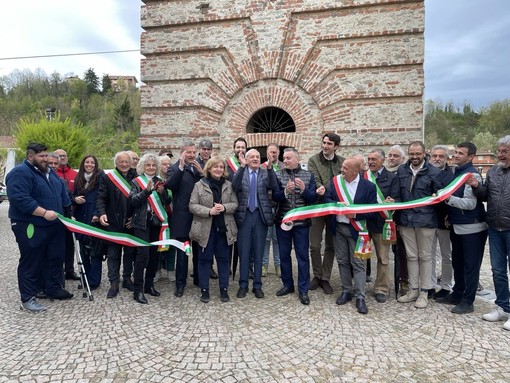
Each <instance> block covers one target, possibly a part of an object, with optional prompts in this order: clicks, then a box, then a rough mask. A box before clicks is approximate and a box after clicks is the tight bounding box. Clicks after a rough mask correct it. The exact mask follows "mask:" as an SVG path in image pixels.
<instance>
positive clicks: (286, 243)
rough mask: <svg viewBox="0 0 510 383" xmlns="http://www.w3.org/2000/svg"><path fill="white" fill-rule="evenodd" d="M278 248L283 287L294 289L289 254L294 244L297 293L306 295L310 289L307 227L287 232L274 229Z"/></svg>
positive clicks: (295, 228) (296, 227)
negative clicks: (296, 265)
mask: <svg viewBox="0 0 510 383" xmlns="http://www.w3.org/2000/svg"><path fill="white" fill-rule="evenodd" d="M276 234H277V235H278V246H279V247H280V260H281V271H282V283H283V286H285V287H288V288H291V287H294V279H293V278H292V258H291V256H290V252H291V250H292V243H294V252H295V253H296V259H297V263H298V291H299V293H301V294H304V293H307V292H308V289H309V288H310V258H309V257H308V246H309V229H308V226H294V227H293V228H292V229H291V230H289V231H284V230H282V229H281V228H280V226H277V227H276Z"/></svg>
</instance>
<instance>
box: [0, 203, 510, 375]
mask: <svg viewBox="0 0 510 383" xmlns="http://www.w3.org/2000/svg"><path fill="white" fill-rule="evenodd" d="M7 208H8V203H7V202H5V203H2V204H0V233H1V234H0V246H1V260H2V268H1V270H0V290H1V295H0V312H1V316H0V334H1V335H0V382H53V381H59V382H140V381H142V382H225V383H229V382H264V383H265V382H463V383H464V382H508V381H510V368H509V365H510V363H509V362H510V348H509V347H508V344H509V340H510V332H507V331H505V330H503V329H502V323H488V322H485V321H483V320H482V319H481V315H482V314H483V313H484V312H486V311H488V310H489V309H491V308H492V304H491V302H489V301H487V300H484V299H481V298H477V300H476V302H475V312H474V313H472V314H467V315H455V314H451V313H450V312H449V309H450V308H451V306H445V305H441V304H437V303H435V302H433V301H431V302H430V304H429V307H427V308H426V309H424V310H419V309H415V308H414V307H413V306H412V305H411V304H399V303H397V302H396V301H395V299H393V298H394V297H392V299H391V300H390V301H389V302H387V303H385V304H379V303H377V302H376V301H375V299H374V298H373V296H372V285H371V284H369V287H368V294H370V295H369V297H368V299H367V304H368V308H369V313H368V315H365V316H364V315H360V314H358V313H357V312H356V309H355V307H354V305H352V304H347V305H346V306H337V305H336V304H335V299H336V298H337V296H338V294H339V286H340V281H339V277H338V269H337V268H336V266H335V269H334V278H332V281H331V282H332V285H333V288H334V289H335V293H334V294H333V295H325V294H324V293H323V292H322V291H321V290H320V289H319V290H315V291H311V292H310V298H311V304H310V306H303V305H302V304H301V303H300V302H299V300H298V297H297V294H292V295H290V296H286V297H282V298H277V297H276V296H275V292H276V291H277V289H278V288H279V287H280V281H279V280H278V278H277V277H276V275H275V274H274V270H273V268H272V267H270V270H269V272H270V273H269V275H268V277H267V278H264V291H265V293H266V298H265V299H256V298H255V297H254V296H253V294H251V293H250V294H249V295H248V296H247V297H246V298H245V299H242V300H240V299H237V298H235V292H236V291H237V283H232V286H231V289H230V295H231V297H232V300H231V301H230V302H229V303H221V302H220V300H219V291H218V286H217V282H216V281H211V295H212V299H211V302H210V303H208V304H204V303H201V302H200V301H199V299H198V298H199V290H198V288H196V287H192V286H191V287H187V288H186V290H185V295H184V297H183V298H181V299H179V298H175V297H174V296H173V286H172V285H171V284H170V282H168V280H160V281H158V282H157V284H156V287H157V288H158V290H160V291H161V293H162V294H161V297H159V298H153V297H148V298H149V304H148V305H140V304H138V303H136V302H135V301H134V300H133V298H132V295H131V294H130V293H129V292H128V291H127V290H122V291H121V293H120V295H119V296H118V297H117V298H116V299H111V300H107V299H106V297H105V295H106V290H107V283H106V282H104V281H103V285H102V287H101V288H100V289H99V290H97V291H96V292H95V294H94V296H95V299H94V301H89V300H88V299H84V298H82V293H81V291H78V290H77V282H71V283H69V285H68V288H69V290H71V291H72V292H73V293H74V294H75V297H74V298H73V299H71V300H70V301H66V302H58V301H53V302H46V301H44V303H45V304H46V305H47V307H48V310H47V311H46V312H44V313H40V314H31V313H27V312H22V311H20V310H19V293H18V289H17V279H16V267H17V262H18V249H17V246H16V243H15V241H14V236H13V234H12V232H11V230H10V227H9V221H8V219H7ZM486 258H488V257H486ZM189 284H190V280H188V286H189ZM191 284H192V283H191ZM482 284H483V285H484V286H487V287H491V286H492V282H491V277H490V269H489V265H488V263H487V259H486V261H485V262H484V265H483V270H482Z"/></svg>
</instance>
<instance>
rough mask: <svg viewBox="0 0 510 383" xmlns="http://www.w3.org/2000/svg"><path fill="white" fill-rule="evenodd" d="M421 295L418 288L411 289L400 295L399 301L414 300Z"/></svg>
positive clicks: (407, 301)
mask: <svg viewBox="0 0 510 383" xmlns="http://www.w3.org/2000/svg"><path fill="white" fill-rule="evenodd" d="M419 295H420V291H419V290H418V289H409V290H407V293H405V294H404V295H402V296H401V297H399V298H398V299H397V301H398V302H400V303H409V302H414V301H415V300H416V299H418V296H419Z"/></svg>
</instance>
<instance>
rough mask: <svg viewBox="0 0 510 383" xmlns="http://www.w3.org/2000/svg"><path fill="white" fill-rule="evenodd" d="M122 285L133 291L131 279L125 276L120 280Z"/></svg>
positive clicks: (133, 286)
mask: <svg viewBox="0 0 510 383" xmlns="http://www.w3.org/2000/svg"><path fill="white" fill-rule="evenodd" d="M122 287H123V288H125V289H128V290H129V291H133V292H134V291H135V284H134V283H133V281H132V280H131V278H126V279H123V280H122Z"/></svg>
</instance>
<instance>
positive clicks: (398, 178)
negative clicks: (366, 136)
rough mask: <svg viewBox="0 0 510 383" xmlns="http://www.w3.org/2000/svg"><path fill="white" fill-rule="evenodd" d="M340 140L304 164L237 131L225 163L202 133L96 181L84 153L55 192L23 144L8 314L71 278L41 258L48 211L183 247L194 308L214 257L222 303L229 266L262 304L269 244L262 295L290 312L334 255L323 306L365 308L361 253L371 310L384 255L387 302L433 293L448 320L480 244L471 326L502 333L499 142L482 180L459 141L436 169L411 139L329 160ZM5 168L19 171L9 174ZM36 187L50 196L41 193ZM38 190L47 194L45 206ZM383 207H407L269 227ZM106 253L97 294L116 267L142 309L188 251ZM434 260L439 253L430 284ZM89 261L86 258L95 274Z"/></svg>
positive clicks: (182, 270) (119, 249) (13, 187)
mask: <svg viewBox="0 0 510 383" xmlns="http://www.w3.org/2000/svg"><path fill="white" fill-rule="evenodd" d="M340 143H341V140H340V137H339V136H338V135H337V134H335V133H326V134H324V135H323V137H322V150H321V151H320V152H319V153H317V154H315V155H313V156H312V157H310V159H309V160H308V164H307V166H302V165H301V157H300V154H299V152H298V150H296V149H295V148H285V149H284V150H283V153H282V154H283V155H282V157H281V160H280V159H279V156H280V148H279V146H278V144H276V143H271V144H269V145H268V147H267V150H266V154H267V158H268V159H267V161H266V162H264V163H262V161H261V154H260V153H259V151H258V150H256V149H250V150H247V149H248V144H247V142H246V140H245V139H244V138H242V137H240V138H238V139H236V140H235V142H234V143H233V155H232V156H231V157H229V158H227V159H224V158H221V157H220V156H218V155H211V152H212V143H211V141H210V140H207V139H204V140H202V141H201V142H200V143H199V145H198V153H197V146H196V145H195V144H194V143H193V142H185V143H184V144H183V145H182V147H181V151H180V155H179V158H178V159H177V161H175V163H173V164H171V158H170V157H169V156H166V155H164V156H156V155H154V154H150V153H148V154H145V155H144V156H142V158H140V159H139V162H138V163H136V162H137V161H134V158H136V159H138V156H136V155H133V154H130V153H128V152H119V153H117V154H116V156H115V159H114V164H115V169H113V170H112V171H110V172H107V173H105V172H103V171H101V170H99V169H98V163H97V159H96V158H95V157H94V156H86V157H85V158H84V159H83V160H82V162H81V164H80V168H79V171H78V174H77V175H76V177H74V180H73V181H72V182H73V185H72V187H65V185H64V183H63V182H62V181H61V179H60V178H58V175H57V174H56V172H53V171H50V170H48V169H47V166H46V162H49V160H47V159H46V158H48V157H47V148H46V147H44V145H40V144H31V145H30V146H29V147H28V148H27V159H26V160H25V162H24V163H23V164H21V165H19V166H18V167H16V168H15V169H14V170H13V171H12V172H11V173H9V176H10V179H9V178H8V183H7V186H8V188H10V190H9V192H8V194H9V199H10V201H11V207H10V212H9V214H10V218H11V221H12V225H13V231H14V233H15V235H16V239H17V241H18V244H19V246H20V253H21V258H20V266H19V268H18V279H19V281H20V282H19V285H20V291H21V300H22V307H24V308H26V309H28V310H30V311H40V310H39V306H41V307H43V306H42V305H40V304H39V303H38V302H37V301H36V300H35V298H36V296H37V293H38V292H40V291H41V289H42V291H44V292H45V293H46V295H48V296H49V297H58V296H59V294H62V292H63V291H66V290H65V289H64V288H63V278H64V276H70V277H71V276H72V275H73V273H74V270H72V269H68V268H67V267H65V268H63V266H62V265H63V263H62V262H63V260H60V259H59V260H52V259H51V258H52V256H53V257H54V254H63V253H64V252H58V251H57V252H55V251H54V248H53V246H60V247H62V246H64V245H65V243H63V242H62V241H59V242H58V241H57V242H58V243H53V242H52V241H51V240H50V237H49V235H50V234H52V235H54V236H56V235H57V234H58V233H60V232H62V233H60V234H62V235H64V234H63V231H64V228H63V227H62V225H58V224H57V222H56V221H57V220H56V215H55V214H54V212H59V213H62V214H64V213H65V214H67V215H69V214H74V216H75V218H76V219H78V220H80V221H82V222H84V223H88V224H92V223H94V222H97V224H98V225H100V227H102V228H103V229H105V230H109V231H114V232H125V233H131V234H133V235H135V236H136V237H138V238H140V239H143V240H146V241H149V242H153V241H157V240H163V239H168V238H172V239H176V240H179V241H181V242H186V241H190V242H191V246H192V263H193V271H192V272H193V283H194V284H195V285H197V286H199V287H200V291H201V293H200V300H201V301H202V302H205V303H206V302H209V301H210V299H211V296H210V293H209V279H210V278H211V277H212V274H215V273H214V270H213V267H212V265H213V263H214V259H215V260H216V265H217V270H218V277H219V287H220V300H221V301H222V302H227V301H229V300H230V296H229V293H228V288H229V275H230V274H231V273H235V272H236V265H237V261H238V263H239V286H238V290H237V294H236V296H237V298H239V299H242V298H244V297H246V295H247V293H248V291H249V285H250V279H252V280H253V281H252V284H251V291H252V293H253V294H254V296H255V297H256V298H264V292H263V283H262V278H263V276H265V275H266V274H267V269H268V264H269V247H270V244H271V243H272V244H273V258H274V264H275V271H276V273H277V274H278V275H279V276H280V277H281V281H282V287H281V288H280V289H279V290H278V291H277V292H276V295H277V296H279V297H281V296H285V295H288V294H292V293H294V292H295V291H296V290H297V292H298V296H299V300H300V302H301V303H302V304H304V305H308V304H310V297H309V295H308V292H309V290H315V289H318V288H321V289H322V290H323V291H324V293H325V294H332V293H333V292H334V291H333V288H332V286H331V284H330V278H331V273H332V270H333V264H334V260H335V259H336V261H337V264H338V268H339V273H340V279H341V292H340V294H339V296H338V298H337V300H336V303H337V304H338V305H344V304H347V302H349V301H351V300H353V299H354V301H355V306H356V309H357V311H358V312H359V313H361V314H366V313H367V312H368V308H367V303H366V302H367V300H366V283H367V259H368V264H369V262H370V260H369V258H370V255H371V254H372V253H375V256H376V259H377V268H376V278H375V281H374V297H375V300H376V302H379V303H384V302H386V301H387V300H388V298H389V295H390V270H389V254H390V248H391V249H392V251H393V253H394V254H395V262H396V263H397V264H398V265H400V267H399V272H398V275H397V277H398V280H395V281H394V283H395V284H396V285H399V286H401V291H402V293H403V294H402V295H400V296H398V298H397V299H398V302H401V303H411V302H413V303H414V306H415V307H416V308H425V307H427V305H428V302H429V299H431V298H434V299H435V300H436V301H437V302H442V303H446V304H452V305H453V308H452V310H451V311H452V312H453V313H457V314H464V313H469V312H472V311H473V310H474V308H473V302H474V299H475V295H476V291H477V287H478V282H479V273H480V267H481V262H482V258H483V253H484V248H485V243H486V239H487V237H489V240H490V253H491V264H492V270H493V276H494V285H495V288H496V294H497V299H496V305H497V308H496V309H495V310H494V311H492V312H491V313H489V314H486V315H484V316H483V318H484V319H486V320H489V321H499V320H506V323H505V326H504V327H505V328H506V329H508V330H510V321H509V320H508V316H509V314H510V304H509V299H510V293H509V289H508V277H507V267H508V262H509V256H510V240H509V235H510V234H509V233H510V211H509V209H508V207H507V205H508V204H507V203H505V201H508V193H509V191H508V190H510V189H509V186H510V176H509V168H510V136H505V137H503V138H502V139H501V140H500V141H499V142H498V150H497V157H498V161H499V163H498V164H497V165H495V166H494V167H493V168H491V169H490V170H489V172H488V173H487V178H486V180H485V182H484V181H483V180H482V178H481V175H480V174H478V172H477V169H475V168H474V166H473V162H472V161H473V158H474V156H475V155H476V146H475V145H474V144H473V143H471V142H463V143H460V144H458V145H457V146H456V148H455V153H454V155H453V163H454V165H455V166H449V165H448V163H447V160H448V148H447V147H444V146H434V147H433V148H431V150H430V153H429V154H428V153H427V152H426V150H425V146H424V144H423V143H422V142H420V141H415V142H412V143H410V144H409V145H408V148H407V153H406V151H405V150H404V149H403V148H402V147H400V146H399V145H395V146H392V147H391V148H390V149H389V151H388V155H387V156H386V153H385V151H384V150H382V149H380V148H374V149H372V150H370V151H369V152H368V154H367V155H366V157H363V156H353V157H348V158H343V157H341V156H340V155H338V154H337V151H338V150H339V148H340ZM161 154H166V153H160V155H161ZM169 154H170V155H171V153H169ZM360 157H361V158H360ZM406 157H407V161H406ZM365 162H366V165H365ZM162 163H164V164H165V165H164V167H165V168H164V169H163V171H162V169H161V164H162ZM18 173H19V174H20V177H15V175H16V174H18ZM466 173H470V174H471V176H470V177H469V178H468V179H467V181H466V183H465V184H463V185H461V186H460V187H459V188H457V189H456V191H455V192H454V193H453V194H452V195H451V196H449V197H448V198H447V199H446V200H445V201H444V202H441V203H439V204H425V205H419V206H414V205H413V204H412V201H416V200H423V199H424V198H427V197H432V196H435V195H436V193H437V192H438V191H439V190H440V189H442V188H444V187H445V186H447V185H448V184H449V183H450V182H452V181H453V180H454V179H456V177H458V176H461V175H463V174H466ZM63 178H64V177H63ZM68 181H69V180H68ZM39 184H40V185H39ZM27 185H30V187H29V186H27ZM34 185H37V186H39V187H37V186H35V187H34ZM43 185H44V187H46V188H47V189H49V190H51V193H48V191H45V192H44V193H43V192H42V186H43ZM68 189H70V190H69V191H70V193H68ZM49 195H51V196H53V198H50V200H48V196H49ZM57 196H58V197H57ZM505 197H506V199H505ZM393 202H410V204H409V206H408V207H407V208H406V209H399V210H396V211H391V210H384V211H376V212H369V213H358V214H329V215H321V216H314V217H313V218H309V217H308V216H306V214H303V215H302V217H301V216H300V217H298V218H297V219H295V220H293V221H291V222H286V223H284V224H283V225H282V221H283V218H284V216H285V214H286V213H287V212H289V211H290V210H293V209H296V208H302V209H300V210H301V211H304V212H305V213H306V210H307V208H308V207H311V206H314V205H316V204H321V203H337V204H341V205H352V204H355V205H356V206H357V205H363V204H388V203H389V204H391V203H393ZM484 202H487V209H488V214H486V211H485V207H484ZM29 226H31V227H32V229H29V228H28V227H29ZM34 228H35V230H34ZM50 229H51V230H50ZM38 231H40V232H44V236H43V238H41V239H40V240H41V241H42V240H43V241H45V245H44V248H45V249H48V251H46V252H45V257H40V256H39V253H40V248H41V247H39V248H38V250H39V251H38V252H34V251H33V246H34V244H36V246H39V245H40V243H38V242H37V241H36V239H39V236H36V235H34V232H36V233H37V232H38ZM53 232H54V233H53ZM57 232H58V233H57ZM30 233H31V236H30V235H29V234H30ZM84 237H85V238H81V239H82V240H80V248H81V249H82V251H81V253H82V254H87V248H86V247H84V248H82V247H81V246H82V243H83V244H84V243H86V241H87V238H86V236H84ZM51 238H54V237H51ZM88 240H90V239H88ZM323 241H324V245H323V243H322V242H323ZM372 244H373V249H372ZM437 245H439V246H437ZM89 247H90V246H89ZM106 247H107V250H106V254H107V266H108V280H109V283H110V287H109V290H108V293H107V297H108V298H114V297H115V296H117V294H118V293H119V288H120V286H121V285H120V266H121V264H123V274H122V275H123V279H122V286H123V287H125V288H129V289H130V290H132V291H133V298H134V300H136V301H137V302H139V303H142V304H145V303H147V298H146V296H145V294H149V295H151V296H159V295H160V294H159V292H158V291H157V290H156V289H155V287H154V279H155V275H156V271H157V270H158V269H159V267H160V264H161V260H162V259H165V262H164V263H165V264H168V263H171V264H172V265H171V267H172V268H173V266H174V263H175V292H174V295H175V296H176V297H182V296H183V294H184V291H185V287H186V283H187V278H188V255H187V254H186V253H185V252H184V251H182V250H181V249H172V250H169V249H168V248H167V247H165V246H164V245H162V246H151V247H138V248H133V247H127V246H122V245H119V244H115V243H107V244H106ZM437 247H438V248H437ZM292 250H294V253H295V257H296V261H297V267H298V270H297V283H295V281H294V274H293V270H292V264H293V262H292V258H291V253H292ZM170 251H171V252H172V254H174V252H175V256H174V257H172V258H171V260H170V261H168V259H169V258H168V259H167V254H169V252H170ZM100 253H101V252H100ZM165 254H166V255H165ZM163 255H164V256H163ZM34 258H37V262H34ZM85 258H89V260H90V261H87V262H88V264H87V262H85V261H84V263H85V264H86V269H87V273H90V278H92V280H93V283H92V284H93V286H94V287H97V286H98V285H99V283H100V280H101V278H100V275H99V279H94V278H93V276H97V274H95V271H94V270H97V269H98V266H97V261H98V259H97V257H96V259H94V261H93V258H94V257H85ZM436 258H437V260H439V258H441V276H440V278H439V275H438V274H439V273H438V272H437V271H436V263H437V262H436ZM53 261H58V262H60V265H59V268H60V272H59V273H54V274H50V275H53V277H54V280H51V278H49V275H48V273H47V272H46V271H44V272H42V271H41V270H42V269H41V267H44V268H47V267H53V268H54V269H53V270H54V271H56V270H57V267H56V264H55V263H54V262H53ZM58 262H57V263H58ZM94 262H96V263H94ZM43 265H44V266H43ZM50 265H51V266H50ZM100 266H101V264H100V263H99V270H100V269H101V267H100ZM71 267H72V266H71ZM310 268H311V269H312V271H311V273H310ZM99 273H100V271H99ZM310 274H312V278H311V275H310ZM44 278H48V280H46V279H44ZM131 278H133V280H131ZM438 280H439V281H440V282H438ZM438 283H439V285H438Z"/></svg>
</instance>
